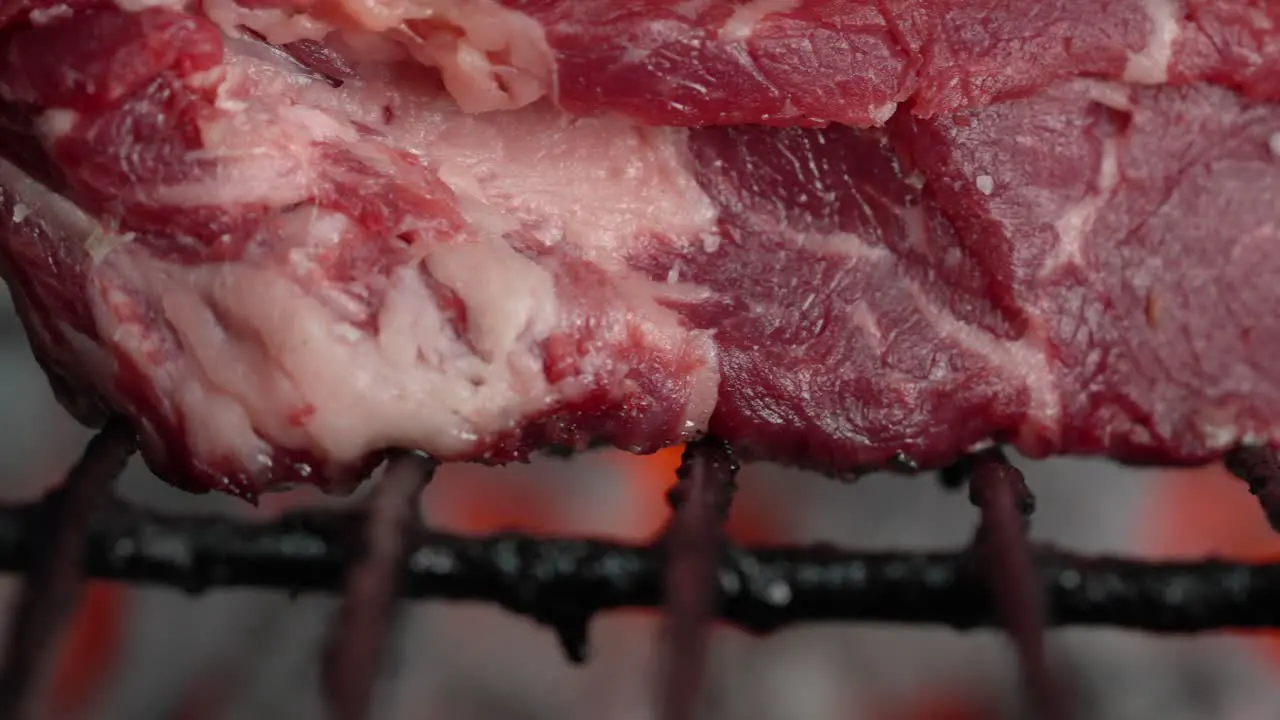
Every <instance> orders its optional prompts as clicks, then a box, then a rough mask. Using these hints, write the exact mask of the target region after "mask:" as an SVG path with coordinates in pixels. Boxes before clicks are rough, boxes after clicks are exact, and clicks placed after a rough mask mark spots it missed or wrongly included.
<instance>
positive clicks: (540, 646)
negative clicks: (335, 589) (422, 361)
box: [0, 293, 1280, 720]
mask: <svg viewBox="0 0 1280 720" xmlns="http://www.w3.org/2000/svg"><path fill="white" fill-rule="evenodd" d="M3 295H4V301H5V306H4V307H3V308H2V309H0V392H2V393H3V396H4V397H5V398H7V399H8V401H7V402H6V403H5V404H4V409H3V412H0V428H2V429H3V432H0V443H2V445H0V472H3V474H4V477H6V478H7V480H6V482H5V484H4V486H3V490H2V493H3V495H2V497H3V499H4V500H13V499H19V498H30V497H34V496H35V495H37V494H38V493H40V492H41V491H43V490H44V489H45V488H46V487H47V486H48V485H49V484H51V483H52V482H53V481H54V480H55V479H56V478H57V477H58V476H59V474H60V473H61V472H62V471H63V470H64V469H65V465H66V463H67V462H68V461H69V459H70V458H73V457H75V455H76V453H77V452H78V451H79V449H80V448H81V447H82V446H83V443H84V441H85V440H86V438H87V437H88V433H87V432H86V431H84V430H83V429H81V428H78V427H77V426H75V424H74V423H72V422H71V421H70V419H69V418H67V417H66V416H65V414H64V413H63V412H62V411H61V410H60V409H59V408H58V407H57V405H56V404H55V403H54V402H53V399H52V396H51V394H50V392H49V391H48V389H47V386H46V384H45V381H44V377H43V375H42V374H41V373H40V371H39V369H38V368H37V367H36V365H35V363H34V362H33V361H32V360H31V358H30V355H29V353H28V350H27V348H26V345H25V341H24V339H23V337H22V333H21V330H20V328H19V327H18V326H17V323H16V321H15V320H14V319H13V317H12V310H11V308H10V307H9V306H8V297H7V293H5V294H3ZM1020 464H1021V466H1022V467H1023V469H1024V470H1025V471H1026V472H1027V475H1028V478H1029V480H1030V482H1031V484H1032V487H1033V490H1034V491H1035V492H1036V494H1037V496H1038V499H1039V502H1038V509H1037V512H1036V515H1035V519H1034V525H1033V536H1034V537H1035V538H1037V539H1041V540H1048V541H1053V542H1056V543H1060V544H1061V545H1063V546H1065V547H1068V548H1071V549H1074V550H1078V551H1082V552H1123V553H1136V554H1144V555H1153V554H1158V553H1161V552H1164V551H1167V550H1168V548H1164V547H1162V546H1160V544H1159V543H1158V542H1156V541H1153V540H1152V535H1153V532H1152V530H1151V527H1152V525H1153V516H1154V515H1156V514H1158V512H1160V510H1159V508H1160V503H1161V502H1162V500H1161V498H1162V495H1161V493H1162V492H1164V489H1163V488H1164V487H1165V486H1166V485H1167V484H1168V482H1167V481H1168V477H1167V476H1168V474H1164V473H1159V472H1154V471H1150V472H1139V471H1135V470H1129V469H1123V468H1118V467H1116V466H1113V465H1111V464H1107V463H1101V462H1086V461H1075V460H1060V461H1054V462H1047V463H1040V462H1037V463H1029V462H1023V463H1020ZM664 477H665V476H664V475H663V474H662V473H660V472H656V471H655V470H654V469H653V468H652V462H651V461H645V460H641V459H635V458H624V457H619V456H615V455H611V454H594V455H587V456H581V457H578V458H575V459H574V460H571V461H559V460H545V461H539V462H536V463H534V464H533V465H531V466H525V467H513V468H506V469H501V470H493V469H482V468H475V467H448V468H445V469H443V470H442V471H441V472H440V473H439V475H438V477H437V479H436V480H435V482H434V483H433V484H432V486H431V487H430V488H428V490H427V492H426V494H425V496H424V501H423V510H424V513H425V516H426V518H427V521H428V522H429V523H431V524H433V525H434V526H436V527H447V528H450V529H455V530H456V529H461V530H474V531H487V530H494V529H506V528H516V529H524V530H530V531H541V532H554V533H556V534H563V535H578V534H593V535H603V536H611V537H618V538H622V539H631V540H634V539H641V538H648V537H652V536H653V535H654V534H656V533H657V532H658V530H659V529H660V527H661V525H662V522H663V521H664V519H665V518H666V513H667V510H666V507H665V504H664V500H663V497H662V494H663V490H664V489H665V488H664V486H663V485H662V482H663V478H664ZM1214 479H1216V480H1221V482H1222V484H1223V485H1224V486H1226V487H1227V489H1228V490H1238V488H1237V487H1235V485H1233V484H1232V483H1230V482H1229V481H1226V480H1225V479H1222V478H1214ZM1211 481H1212V480H1211V479H1208V478H1206V479H1205V482H1211ZM740 486H741V488H742V490H741V492H740V493H739V499H738V502H737V504H736V505H735V508H734V522H733V524H731V526H730V527H731V530H734V531H736V532H738V533H740V534H741V533H745V534H747V535H748V536H750V537H752V538H754V539H756V540H767V541H772V542H805V541H814V540H817V541H829V542H835V543H838V544H841V545H846V546H857V547H866V548H883V549H896V550H905V549H913V548H921V549H929V548H940V549H950V548H954V547H956V546H959V545H961V544H963V543H965V542H967V541H968V540H969V538H970V536H971V534H972V532H973V528H974V527H975V524H976V513H975V511H974V510H973V508H972V507H971V506H970V505H969V503H968V502H965V501H964V500H963V498H961V497H959V496H957V495H954V494H947V493H946V492H945V491H943V490H942V489H941V488H939V487H938V486H937V484H936V483H934V482H932V481H931V480H930V479H928V478H925V477H921V478H904V477H885V476H873V477H869V478H865V479H863V480H861V481H859V482H858V483H857V484H855V485H853V486H847V485H842V484H840V483H836V482H832V481H829V480H825V479H821V478H816V477H812V476H809V475H805V474H803V473H798V472H793V471H789V470H784V469H779V468H776V467H769V466H749V467H748V468H746V469H745V470H744V471H743V473H742V476H741V477H740ZM122 494H123V495H125V496H126V497H127V498H129V499H131V500H135V501H138V502H140V503H144V504H149V505H152V506H156V507H162V508H165V509H169V510H178V511H184V510H185V511H192V512H195V511H199V512H210V511H217V512H226V513H238V514H243V515H249V514H251V513H255V512H257V513H270V512H272V511H278V510H279V509H282V508H284V507H286V506H296V505H297V504H302V503H316V502H328V503H332V502H339V501H333V500H326V499H321V498H318V497H316V496H314V495H310V494H299V495H296V496H295V495H288V496H281V497H279V498H273V500H272V502H271V503H268V505H269V506H268V507H266V508H265V509H259V510H252V509H250V508H247V507H246V506H244V505H243V504H241V503H239V502H238V501H235V500H232V499H229V498H222V497H216V496H203V497H196V496H189V495H185V494H183V493H180V492H178V491H175V490H172V489H170V488H168V487H166V486H164V485H163V484H161V483H160V482H158V481H157V480H155V479H154V478H153V477H151V476H150V475H149V474H148V473H147V472H146V470H145V469H144V468H142V467H140V466H138V465H137V464H135V466H134V467H132V468H131V470H130V472H129V473H128V475H127V476H126V478H125V480H124V484H123V487H122ZM350 501H351V500H347V501H342V502H350ZM1242 507H1249V506H1248V504H1247V503H1246V504H1245V505H1243V506H1242ZM1153 508H1155V509H1154V510H1153ZM1192 515H1194V513H1192ZM1238 522H1239V523H1240V524H1241V525H1242V526H1252V525H1257V524H1260V523H1262V522H1263V521H1262V519H1261V517H1260V515H1259V514H1258V513H1256V512H1241V513H1240V516H1239V518H1238ZM1189 532H1191V533H1192V534H1193V535H1194V532H1195V530H1194V528H1193V529H1191V530H1190V531H1189ZM1219 549H1220V548H1217V547H1214V546H1212V545H1209V546H1206V547H1203V548H1201V549H1200V550H1199V552H1200V553H1203V554H1208V553H1211V552H1214V551H1216V550H1219ZM13 589H14V581H13V580H12V579H10V578H3V579H0V596H3V597H4V598H5V600H6V602H8V601H9V599H10V598H12V596H13ZM119 593H120V600H121V604H120V605H119V606H113V607H114V608H115V609H114V611H113V612H112V613H110V614H107V615H104V616H102V617H98V616H95V618H97V619H96V620H95V622H99V623H110V624H112V625H113V627H114V629H115V630H117V631H118V634H117V635H115V636H113V637H114V639H113V640H112V641H111V642H110V643H109V645H108V646H107V648H106V650H105V651H104V650H102V648H101V647H98V646H94V647H97V651H96V652H93V653H90V652H88V651H87V650H86V648H87V647H89V646H90V645H91V643H88V642H87V641H84V640H83V638H82V637H79V636H77V634H76V633H74V632H73V633H72V634H71V635H70V636H69V638H68V640H67V647H66V651H65V652H64V657H63V660H62V662H63V665H66V666H68V667H74V668H76V670H77V672H74V673H69V674H67V675H66V677H70V678H71V679H70V680H66V679H65V678H64V680H63V682H67V683H72V684H74V685H76V687H61V688H59V692H61V693H64V694H66V695H68V696H75V697H82V700H81V701H80V702H78V703H75V704H72V705H70V706H69V707H64V708H61V709H60V710H59V711H57V712H54V713H53V717H51V718H50V720H79V719H80V718H84V719H86V720H89V719H92V720H115V719H120V720H152V719H154V720H161V719H165V720H167V719H169V718H182V719H183V720H231V719H233V718H234V719H235V720H257V719H258V718H261V719H263V720H268V719H270V720H292V719H298V720H310V719H312V718H322V717H324V715H325V713H324V708H323V706H322V703H321V700H320V697H321V695H320V692H319V687H318V682H319V680H318V678H319V675H320V659H321V655H322V651H323V649H324V646H325V642H326V639H327V632H328V628H329V626H330V623H331V621H332V618H333V615H334V614H335V612H336V610H337V601H336V600H330V599H324V598H314V597H307V598H300V599H297V600H293V599H290V598H288V597H285V596H280V595H277V594H270V593H259V592H244V591H236V592H217V593H210V594H207V595H204V596H201V597H190V596H187V595H184V594H182V593H180V592H176V591H171V590H156V589H142V588H121V589H120V590H119ZM85 612H87V610H86V611H85ZM103 618H105V619H103ZM396 623H397V627H398V630H397V632H396V633H395V646H394V647H393V650H392V656H391V657H390V658H389V659H388V662H387V664H386V667H385V672H384V680H383V682H382V684H381V686H380V688H379V696H378V699H377V703H376V704H377V713H376V716H377V718H378V719H379V720H417V719H419V718H448V720H470V719H472V718H475V719H476V720H479V719H480V718H485V719H489V718H499V717H500V718H509V719H511V720H542V719H544V718H546V719H548V720H550V719H553V718H554V719H556V720H574V719H579V718H580V719H581V720H645V719H647V718H652V717H655V714H656V708H655V706H654V699H655V698H656V697H657V695H658V694H657V692H656V689H657V685H656V682H657V680H656V662H657V644H656V641H657V638H658V634H657V630H658V624H657V618H656V617H655V616H654V615H652V614H639V613H614V614H607V615H604V616H601V617H599V618H597V619H596V620H595V621H594V623H593V624H592V627H591V635H592V654H591V657H590V660H589V662H588V663H587V664H586V665H585V666H573V665H570V664H569V663H568V662H567V661H565V659H564V658H563V656H562V654H561V652H560V649H559V647H558V646H557V642H556V640H555V638H554V636H553V635H552V634H551V633H550V632H548V631H546V630H545V629H543V628H540V627H538V626H535V625H534V624H533V623H532V622H530V621H528V620H525V619H523V618H518V617H515V616H513V615H509V614H506V613H505V612H503V611H501V610H497V609H494V608H489V607H480V606H467V605H445V604H423V605H416V606H411V607H406V608H404V609H402V610H401V611H400V612H399V614H398V616H397V618H396ZM1051 648H1052V651H1053V655H1054V657H1053V660H1054V662H1055V663H1056V664H1057V666H1058V668H1059V669H1060V671H1062V672H1063V673H1064V675H1065V677H1066V678H1067V680H1068V681H1069V683H1070V684H1071V689H1072V694H1073V697H1074V698H1075V700H1076V705H1077V710H1078V715H1079V717H1081V718H1089V719H1090V720H1112V719H1114V720H1122V719H1123V720H1130V719H1133V718H1165V719H1167V720H1182V719H1186V720H1200V719H1205V720H1253V719H1255V718H1256V719H1258V720H1264V719H1267V720H1269V719H1270V718H1275V717H1280V689H1278V687H1280V683H1277V679H1280V653H1277V652H1275V651H1274V650H1272V649H1270V647H1269V646H1268V645H1267V644H1266V642H1265V641H1263V640H1260V639H1258V638H1256V637H1238V636H1223V635H1216V636H1203V637H1196V638H1192V639H1183V638H1179V639H1171V638H1159V637H1153V636H1148V635H1141V634H1131V633H1124V632H1116V631H1082V630H1071V631H1058V632H1055V633H1054V634H1053V636H1052V638H1051ZM77 653H80V654H81V655H82V656H83V657H82V656H78V655H77ZM710 672H711V678H710V681H709V683H708V687H707V688H706V692H705V706H706V707H705V709H704V712H703V713H702V714H701V717H704V718H707V719H708V720H715V719H716V718H734V719H735V720H772V719H774V718H778V719H782V718H798V717H803V718H824V719H825V718H830V719H832V720H835V719H837V718H838V719H839V720H864V719H865V720H912V719H913V718H924V717H956V718H960V717H965V718H972V719H973V720H987V719H990V720H995V719H996V718H1001V719H1003V718H1011V719H1012V718H1019V716H1020V714H1019V709H1018V707H1017V706H1016V698H1017V697H1018V695H1019V693H1018V689H1019V686H1018V683H1019V675H1018V673H1017V669H1016V668H1015V667H1014V665H1013V655H1012V652H1011V651H1010V648H1009V646H1008V644H1007V642H1006V640H1005V638H1004V637H1003V636H1002V635H1000V634H998V633H993V632H972V633H958V632H954V631H950V630H935V629H909V628H904V627H899V626H893V627H889V626H884V627H852V626H843V625H841V626H821V627H818V626H813V627H807V628H802V629H794V630H789V631H786V632H783V633H780V634H777V635H775V636H772V637H768V638H763V639H761V638H754V637H749V636H746V635H744V634H742V633H740V632H738V631H736V630H732V629H727V628H717V629H716V630H715V632H714V635H713V644H712V657H711V669H710ZM60 677H62V676H60ZM944 711H946V712H950V713H952V714H947V715H944V714H942V713H943V712H944ZM929 712H932V713H935V714H932V715H930V714H928V713H929ZM965 713H967V714H965Z"/></svg>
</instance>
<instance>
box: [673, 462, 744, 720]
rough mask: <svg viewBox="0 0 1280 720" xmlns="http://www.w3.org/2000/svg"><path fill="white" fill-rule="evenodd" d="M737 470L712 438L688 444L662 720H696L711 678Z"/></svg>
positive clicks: (677, 506)
mask: <svg viewBox="0 0 1280 720" xmlns="http://www.w3.org/2000/svg"><path fill="white" fill-rule="evenodd" d="M737 471H738V466H737V464H736V463H735V462H734V460H733V457H732V455H731V454H730V452H729V448H728V446H726V445H725V444H724V443H722V442H719V441H717V440H714V439H705V440H701V441H699V442H695V443H690V444H689V445H688V446H687V447H686V449H685V453H684V457H683V459H682V460H681V463H680V469H679V470H678V471H677V474H678V480H677V483H676V486H675V487H674V488H672V490H671V492H670V494H669V495H668V500H669V501H670V503H671V506H672V508H673V509H674V511H675V514H674V517H673V518H672V521H671V524H670V526H669V527H668V530H667V535H666V537H665V538H663V542H664V544H665V550H666V560H667V567H666V574H665V579H666V628H665V630H666V637H665V641H666V643H665V647H664V656H663V659H664V664H663V669H662V675H661V676H660V677H661V682H662V693H661V695H660V696H659V697H660V702H661V703H662V715H661V717H662V718H663V719H664V720H693V718H694V717H695V716H696V709H697V704H698V701H699V699H700V694H699V691H700V689H701V687H702V681H703V675H704V674H705V673H706V663H707V645H708V635H709V633H710V628H711V620H712V618H714V617H715V615H716V611H717V607H716V606H717V604H718V601H719V587H720V583H719V577H718V573H719V567H720V554H721V552H722V551H723V550H724V533H723V528H722V525H723V523H724V520H725V518H726V516H727V514H728V512H729V504H730V502H731V500H732V497H733V491H734V479H735V476H736V474H737Z"/></svg>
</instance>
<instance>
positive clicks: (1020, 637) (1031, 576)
mask: <svg viewBox="0 0 1280 720" xmlns="http://www.w3.org/2000/svg"><path fill="white" fill-rule="evenodd" d="M969 497H970V500H971V501H972V502H973V504H974V505H976V506H977V507H978V508H979V509H980V510H981V512H982V520H981V524H980V525H979V527H978V536H977V538H976V541H975V550H976V551H977V553H978V556H979V559H980V561H981V563H982V566H983V569H984V570H985V573H986V575H987V583H988V586H989V587H990V589H991V596H992V599H993V600H994V601H995V604H996V608H997V610H998V611H999V613H1000V616H1001V618H1002V620H1003V622H1004V625H1005V628H1006V629H1007V630H1008V632H1009V636H1010V638H1011V639H1012V640H1013V644H1014V647H1015V648H1016V650H1017V653H1018V656H1019V661H1020V664H1021V666H1022V672H1023V675H1024V677H1025V682H1026V687H1027V690H1028V691H1029V694H1030V696H1031V699H1032V701H1033V702H1034V703H1035V704H1036V706H1037V710H1038V713H1037V716H1038V717H1044V718H1045V719H1046V720H1066V718H1067V717H1069V713H1068V712H1067V709H1066V707H1065V706H1064V704H1063V703H1064V702H1065V698H1064V697H1063V696H1062V693H1061V692H1059V688H1058V685H1057V683H1056V681H1055V678H1054V676H1053V673H1052V672H1051V671H1050V669H1049V665H1048V660H1047V658H1046V654H1045V627H1046V622H1045V597H1044V592H1043V588H1042V587H1041V584H1040V582H1039V578H1038V577H1037V572H1036V566H1035V561H1034V558H1033V557H1032V553H1031V545H1030V543H1029V542H1028V541H1027V537H1026V524H1025V522H1024V520H1025V518H1026V517H1027V516H1029V515H1030V514H1031V512H1032V511H1033V510H1034V507H1035V499H1034V496H1033V495H1032V494H1031V491H1030V489H1028V488H1027V484H1026V480H1025V478H1024V477H1023V476H1022V472H1021V471H1019V470H1018V469H1017V468H1015V467H1014V466H1013V465H1012V464H1011V463H1010V462H1009V460H1008V459H1007V458H1006V457H1005V455H1004V453H1003V452H1002V451H1001V450H1000V449H998V448H993V449H991V450H986V451H984V452H981V453H978V454H977V455H975V456H974V457H973V458H972V459H971V460H970V465H969Z"/></svg>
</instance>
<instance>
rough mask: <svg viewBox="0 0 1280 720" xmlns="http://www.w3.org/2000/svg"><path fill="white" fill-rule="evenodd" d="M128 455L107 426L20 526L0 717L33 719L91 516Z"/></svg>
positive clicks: (131, 438) (81, 579)
mask: <svg viewBox="0 0 1280 720" xmlns="http://www.w3.org/2000/svg"><path fill="white" fill-rule="evenodd" d="M136 450H137V436H136V435H135V434H134V432H133V430H132V429H131V428H130V427H129V426H128V424H127V423H125V422H124V421H123V420H121V419H119V418H113V419H112V420H110V421H109V422H108V423H107V425H106V427H105V428H103V430H102V431H101V432H99V433H98V435H97V436H96V437H94V438H93V440H92V441H91V442H90V443H89V445H88V447H86V448H85V451H84V454H83V455H81V456H80V459H79V461H77V462H76V464H75V466H73V467H72V468H71V470H70V472H69V473H68V474H67V477H66V480H65V481H64V482H63V483H62V485H61V486H59V487H57V488H55V489H54V490H53V491H52V492H50V493H49V495H48V496H47V497H46V498H45V499H44V501H43V502H42V503H41V504H40V506H39V507H40V512H38V513H37V514H36V515H35V516H33V517H31V518H30V519H29V522H28V523H27V524H26V527H25V532H24V536H25V537H26V538H27V540H28V543H29V545H28V547H27V548H26V551H27V553H28V556H29V557H30V563H29V565H28V572H27V577H26V583H25V584H24V585H23V588H22V591H21V595H20V596H19V597H18V604H17V607H16V608H15V609H14V611H13V614H12V616H11V619H10V622H11V623H12V626H11V627H10V628H9V633H8V637H7V638H6V642H5V654H4V659H3V664H2V665H0V718H4V719H5V720H29V719H31V718H34V717H36V716H37V713H38V711H39V704H40V700H41V695H42V693H43V691H44V686H45V683H46V680H47V677H46V676H47V675H48V670H49V666H50V665H51V664H52V662H53V659H54V656H55V654H56V650H57V645H58V640H59V639H60V637H61V634H62V631H63V628H64V626H65V625H66V623H67V621H68V620H69V617H70V614H71V611H72V610H73V609H74V608H75V606H76V603H77V602H78V600H79V599H80V594H81V591H82V589H83V587H84V583H85V549H86V545H87V543H88V539H89V533H90V528H91V526H92V523H93V516H94V514H95V513H96V512H97V511H98V510H99V509H101V508H102V507H103V506H105V505H107V504H108V503H109V502H110V501H111V498H112V493H113V491H114V487H115V483H116V480H117V479H118V478H119V477H120V474H121V473H123V472H124V468H125V466H126V465H127V464H128V462H129V458H130V457H131V456H132V455H133V454H134V452H136Z"/></svg>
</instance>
